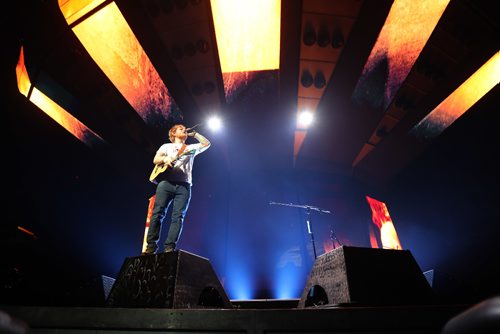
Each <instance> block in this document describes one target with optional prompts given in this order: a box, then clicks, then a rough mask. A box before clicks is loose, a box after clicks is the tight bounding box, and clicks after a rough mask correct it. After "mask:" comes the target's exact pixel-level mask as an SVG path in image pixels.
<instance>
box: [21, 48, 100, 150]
mask: <svg viewBox="0 0 500 334" xmlns="http://www.w3.org/2000/svg"><path fill="white" fill-rule="evenodd" d="M16 76H17V85H18V89H19V92H20V93H21V94H23V95H24V96H26V97H28V99H29V100H30V101H31V102H32V103H33V104H34V105H36V106H37V107H38V108H40V109H41V110H42V111H43V112H45V113H46V114H47V115H49V116H50V117H51V118H52V119H53V120H55V121H56V122H57V123H59V125H61V126H62V127H63V128H65V129H66V130H67V131H69V132H70V133H71V134H72V135H73V136H75V137H76V138H78V139H79V140H80V141H82V142H83V143H85V144H86V145H88V146H90V147H92V146H93V145H94V144H96V143H98V142H100V143H103V142H104V140H103V139H102V138H101V137H99V135H97V134H96V133H95V132H93V131H92V130H90V129H89V128H88V127H86V126H85V125H84V124H83V123H81V122H80V121H79V120H78V119H76V118H75V117H73V116H72V115H71V114H69V113H68V112H67V111H66V110H64V108H62V107H61V106H59V105H58V104H57V103H55V102H54V101H52V100H51V99H50V98H49V97H47V96H46V95H45V94H44V93H42V92H41V91H39V90H38V89H37V88H36V87H33V88H32V92H31V94H29V95H28V92H29V90H30V88H31V81H30V78H29V76H28V72H27V70H26V66H25V63H24V48H22V47H21V54H20V56H19V60H18V62H17V65H16Z"/></svg>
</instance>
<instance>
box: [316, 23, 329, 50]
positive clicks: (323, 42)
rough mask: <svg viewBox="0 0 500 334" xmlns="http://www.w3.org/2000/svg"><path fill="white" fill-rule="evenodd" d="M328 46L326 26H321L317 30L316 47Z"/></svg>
mask: <svg viewBox="0 0 500 334" xmlns="http://www.w3.org/2000/svg"><path fill="white" fill-rule="evenodd" d="M329 44H330V33H329V32H328V28H327V26H326V25H321V26H320V27H319V30H318V45H319V46H320V47H322V48H324V47H326V46H328V45H329Z"/></svg>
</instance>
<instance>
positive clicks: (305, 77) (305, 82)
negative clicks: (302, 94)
mask: <svg viewBox="0 0 500 334" xmlns="http://www.w3.org/2000/svg"><path fill="white" fill-rule="evenodd" d="M300 83H301V84H302V86H304V87H306V88H308V87H311V85H312V84H313V77H312V74H311V72H309V71H308V70H303V71H302V77H301V78H300Z"/></svg>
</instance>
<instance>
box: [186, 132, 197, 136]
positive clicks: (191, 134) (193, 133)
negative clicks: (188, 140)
mask: <svg viewBox="0 0 500 334" xmlns="http://www.w3.org/2000/svg"><path fill="white" fill-rule="evenodd" d="M196 133H197V132H196V131H191V132H188V134H187V135H188V136H189V137H194V136H195V135H196Z"/></svg>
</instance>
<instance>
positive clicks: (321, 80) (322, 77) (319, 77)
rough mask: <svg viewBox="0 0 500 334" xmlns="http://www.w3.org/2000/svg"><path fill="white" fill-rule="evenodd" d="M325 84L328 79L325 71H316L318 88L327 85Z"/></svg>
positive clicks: (315, 77) (315, 78) (315, 85)
mask: <svg viewBox="0 0 500 334" xmlns="http://www.w3.org/2000/svg"><path fill="white" fill-rule="evenodd" d="M325 85H326V79H325V75H324V74H323V72H321V71H318V72H316V75H315V76H314V87H316V88H317V89H321V88H323V87H325Z"/></svg>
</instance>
